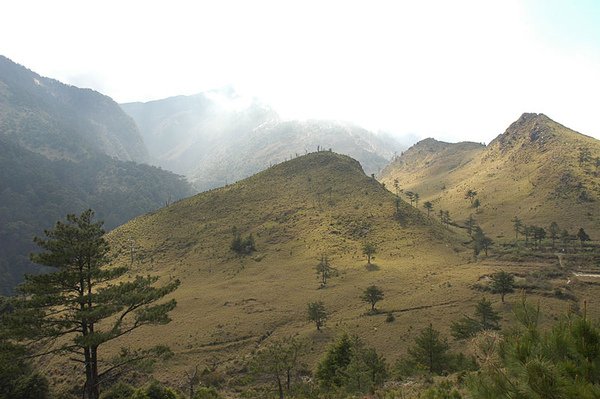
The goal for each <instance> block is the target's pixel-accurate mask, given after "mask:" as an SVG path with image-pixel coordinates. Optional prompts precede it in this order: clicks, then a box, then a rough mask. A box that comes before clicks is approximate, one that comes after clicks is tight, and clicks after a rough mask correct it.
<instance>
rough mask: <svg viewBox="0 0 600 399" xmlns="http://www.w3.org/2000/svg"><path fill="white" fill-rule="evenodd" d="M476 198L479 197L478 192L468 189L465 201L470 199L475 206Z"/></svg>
mask: <svg viewBox="0 0 600 399" xmlns="http://www.w3.org/2000/svg"><path fill="white" fill-rule="evenodd" d="M476 196H477V191H475V190H471V189H468V190H467V192H466V193H465V199H468V200H469V201H470V202H471V205H473V200H474V199H475V197H476Z"/></svg>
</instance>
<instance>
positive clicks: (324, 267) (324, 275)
mask: <svg viewBox="0 0 600 399" xmlns="http://www.w3.org/2000/svg"><path fill="white" fill-rule="evenodd" d="M315 269H316V271H317V276H318V277H319V279H320V280H321V287H325V286H326V285H327V280H329V278H330V277H333V276H335V275H336V274H337V271H336V270H335V269H334V268H333V267H331V265H330V264H329V257H328V256H327V255H321V260H320V261H319V263H317V266H316V267H315Z"/></svg>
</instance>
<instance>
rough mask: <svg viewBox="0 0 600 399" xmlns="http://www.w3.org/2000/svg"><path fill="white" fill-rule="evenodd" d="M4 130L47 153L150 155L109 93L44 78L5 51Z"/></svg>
mask: <svg viewBox="0 0 600 399" xmlns="http://www.w3.org/2000/svg"><path fill="white" fill-rule="evenodd" d="M0 130H1V131H2V134H4V135H5V136H8V137H10V138H11V139H12V140H14V141H16V142H18V143H19V144H20V145H21V146H23V147H26V148H28V149H29V150H31V151H34V152H38V153H42V154H44V155H45V156H47V157H54V158H66V159H78V158H81V157H85V156H86V155H87V154H89V153H102V154H105V155H108V156H110V157H115V158H117V159H119V160H124V161H138V162H140V161H146V160H147V159H148V153H147V150H146V148H145V146H144V143H143V141H142V137H141V135H140V133H139V131H138V129H137V127H136V125H135V123H134V122H133V119H131V118H130V117H129V116H128V115H126V114H125V113H124V112H123V111H122V110H121V108H120V107H119V106H118V104H117V103H116V102H115V101H113V100H112V99H111V98H110V97H108V96H105V95H103V94H101V93H98V92H96V91H94V90H91V89H80V88H78V87H75V86H71V85H65V84H63V83H61V82H59V81H57V80H54V79H51V78H46V77H42V76H40V75H39V74H37V73H35V72H33V71H31V70H29V69H27V68H26V67H24V66H22V65H19V64H17V63H14V62H13V61H11V60H10V59H8V58H6V57H4V56H1V55H0ZM23 131H27V132H28V134H27V135H23V134H22V132H23Z"/></svg>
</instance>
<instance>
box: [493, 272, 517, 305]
mask: <svg viewBox="0 0 600 399" xmlns="http://www.w3.org/2000/svg"><path fill="white" fill-rule="evenodd" d="M514 284H515V277H514V276H513V275H512V274H510V273H507V272H505V271H500V272H498V273H494V274H492V282H491V284H490V288H491V290H492V292H493V293H496V294H500V296H501V298H502V303H504V296H505V295H506V294H508V293H511V292H513V291H514Z"/></svg>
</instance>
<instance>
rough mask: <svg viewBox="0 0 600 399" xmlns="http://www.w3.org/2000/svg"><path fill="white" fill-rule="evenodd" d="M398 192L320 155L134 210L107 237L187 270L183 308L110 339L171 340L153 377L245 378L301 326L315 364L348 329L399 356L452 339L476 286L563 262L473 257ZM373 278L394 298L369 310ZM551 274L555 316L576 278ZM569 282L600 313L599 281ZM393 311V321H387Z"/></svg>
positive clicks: (170, 271) (148, 259)
mask: <svg viewBox="0 0 600 399" xmlns="http://www.w3.org/2000/svg"><path fill="white" fill-rule="evenodd" d="M395 199H396V197H395V195H394V194H392V193H391V192H389V191H388V190H387V189H385V188H384V187H383V186H382V185H381V184H380V183H379V182H377V181H376V180H374V179H372V178H369V177H367V176H366V175H365V174H364V173H363V171H362V169H361V167H360V165H359V164H358V162H356V161H354V160H353V159H351V158H349V157H346V156H342V155H338V154H335V153H331V152H319V153H312V154H308V155H305V156H302V157H299V158H296V159H293V160H291V161H288V162H285V163H282V164H279V165H275V166H273V167H271V168H269V169H268V170H266V171H264V172H262V173H259V174H257V175H255V176H253V177H250V178H248V179H245V180H243V181H240V182H238V183H236V184H233V185H229V186H227V187H224V188H221V189H217V190H213V191H210V192H206V193H202V194H198V195H196V196H194V197H191V198H188V199H186V200H182V201H180V202H177V203H175V204H173V205H171V206H169V207H166V208H163V209H161V210H159V211H157V212H154V213H152V214H147V215H144V216H141V217H138V218H136V219H134V220H132V221H130V222H129V223H127V224H125V225H123V226H121V227H119V228H118V229H116V230H114V231H112V232H111V233H109V235H108V238H109V241H110V243H111V245H112V248H113V249H114V250H116V252H117V254H116V260H115V263H119V264H131V265H132V271H131V275H134V274H154V275H159V276H161V278H162V279H170V278H178V279H180V280H181V286H180V288H179V289H178V290H176V291H175V292H174V293H173V294H172V296H173V297H174V298H176V299H177V302H178V306H177V308H176V309H175V310H174V311H173V312H172V322H171V323H170V324H168V325H165V326H159V327H148V328H145V329H140V330H138V331H136V332H135V333H133V334H131V335H129V336H127V337H125V339H123V340H121V341H120V342H118V343H114V345H113V346H112V347H111V350H112V351H116V350H118V348H119V347H120V346H124V345H129V344H130V345H133V346H142V347H148V346H152V345H157V344H166V345H168V346H170V347H171V349H172V350H173V351H174V353H175V356H174V357H173V358H172V359H171V360H169V361H167V362H165V363H163V364H161V365H159V367H158V368H157V370H156V372H155V376H156V377H157V378H159V379H160V380H162V381H165V382H168V383H170V384H172V385H177V384H179V383H180V382H181V380H182V379H183V376H184V370H189V369H191V368H193V367H194V366H195V365H200V366H201V367H202V366H203V365H206V364H208V363H212V362H216V363H217V364H219V369H220V370H222V371H223V372H224V373H226V374H228V375H231V376H235V375H236V373H238V372H239V371H240V370H243V365H244V363H245V362H246V360H247V359H248V357H249V356H250V355H251V353H252V351H253V350H255V349H256V348H258V347H259V346H260V345H263V344H265V343H268V342H270V340H272V339H274V338H278V337H284V336H289V335H297V336H299V337H301V338H303V339H305V340H306V341H307V342H310V352H309V354H308V355H307V357H306V359H305V361H306V363H307V364H308V365H309V366H310V367H312V366H313V365H314V364H315V362H316V361H317V360H318V359H319V358H320V357H321V355H322V353H323V352H324V351H325V349H326V347H327V345H328V344H329V343H330V342H332V341H333V340H335V338H336V337H337V336H338V335H339V334H340V333H341V332H344V331H346V332H349V333H352V334H357V335H359V336H360V337H362V338H363V339H364V340H365V341H366V342H367V343H368V344H369V345H372V346H374V347H375V348H376V349H377V351H378V352H380V353H382V354H384V355H385V357H386V358H387V359H388V361H390V363H392V362H393V361H394V360H396V359H397V358H399V357H400V356H402V355H403V354H405V353H406V351H407V349H408V348H409V347H410V346H412V344H413V341H414V338H415V337H416V336H417V334H418V332H419V331H420V330H421V329H423V328H425V327H426V326H427V325H429V323H433V325H434V326H435V328H437V329H439V330H441V331H442V333H443V334H444V335H445V336H449V332H450V324H451V322H452V321H454V320H457V319H458V318H459V317H461V316H462V315H464V314H471V313H472V310H473V307H474V304H475V303H476V301H477V300H479V299H480V298H481V297H482V296H483V295H484V293H482V292H480V291H477V290H475V289H473V285H474V284H477V283H479V284H483V285H484V282H485V279H486V277H485V276H487V275H489V274H490V273H492V272H494V271H498V270H501V269H502V270H508V271H514V272H517V273H519V275H520V276H522V277H521V279H522V280H523V282H526V283H527V278H528V277H527V276H528V275H529V274H530V273H531V272H533V271H535V270H546V269H549V268H550V269H555V268H556V267H557V266H556V265H557V264H558V261H557V259H556V257H555V256H553V255H550V256H549V257H548V258H543V259H537V258H536V259H535V261H533V260H532V261H531V262H525V263H523V262H517V261H515V259H513V258H512V256H513V255H511V254H507V255H505V256H504V257H496V258H493V257H490V258H484V259H482V260H474V259H473V254H472V249H471V248H470V247H469V245H467V244H468V242H469V238H468V236H467V235H466V234H465V233H464V231H463V230H461V229H456V228H453V227H450V228H446V227H443V226H442V225H441V224H440V223H439V222H437V220H436V219H435V218H434V217H433V215H432V217H431V218H428V217H427V216H426V214H425V213H423V212H421V211H419V210H417V209H415V208H414V207H412V206H410V205H409V204H407V203H405V202H404V201H401V203H400V212H399V215H397V214H396V204H395V202H396V201H395ZM234 227H236V228H237V229H238V230H239V231H240V232H241V233H242V236H246V235H248V234H250V233H252V234H253V236H254V237H255V239H256V246H257V251H256V252H254V253H252V254H251V255H246V256H240V255H237V254H235V253H234V252H233V251H232V250H231V249H230V247H229V246H230V243H231V240H232V238H233V235H232V228H234ZM365 242H373V243H374V244H375V245H376V246H377V253H376V255H375V259H374V261H373V262H374V265H372V266H370V267H368V266H367V264H366V263H367V262H366V258H365V257H364V255H362V250H361V248H362V245H363V244H364V243H365ZM321 254H326V255H328V256H329V258H330V260H331V265H332V266H333V267H335V268H336V269H337V270H338V271H339V275H338V276H337V277H334V278H332V279H331V280H330V282H329V284H328V285H327V287H325V288H321V287H320V285H319V281H318V279H317V276H316V271H315V265H316V264H317V263H318V260H319V258H320V256H321ZM532 259H533V258H532ZM373 284H375V285H377V286H379V287H381V288H382V289H383V291H384V293H385V299H384V300H383V301H382V302H380V303H378V304H377V309H378V310H379V313H378V314H372V315H371V314H368V310H369V307H370V306H369V305H368V304H366V303H364V302H362V301H361V300H360V295H361V293H362V291H363V290H364V289H365V288H366V287H367V286H369V285H373ZM544 284H545V285H544V286H543V287H541V288H535V287H534V288H531V287H530V288H531V289H530V291H531V292H532V293H531V294H530V298H531V300H534V301H539V303H540V306H541V307H542V310H543V311H544V312H545V313H546V314H547V316H549V317H550V318H553V317H558V316H559V315H560V314H563V313H564V312H565V310H566V309H568V308H569V307H570V306H572V303H573V301H570V300H565V299H561V298H558V297H556V296H555V295H552V294H551V293H552V292H553V290H555V289H556V288H557V287H563V288H564V287H566V278H564V276H561V277H558V278H553V279H550V280H549V281H547V282H545V283H544ZM530 285H531V284H530ZM571 286H573V287H575V288H573V292H575V294H576V295H577V297H578V298H579V299H583V298H589V301H590V302H589V308H590V313H593V314H595V315H598V314H600V313H599V312H598V311H597V308H598V303H597V300H596V299H594V298H598V295H597V293H598V286H596V285H593V284H591V285H590V284H586V283H583V282H580V283H575V282H572V283H571ZM485 295H486V296H487V297H488V298H490V299H492V300H493V302H494V306H495V307H496V308H497V309H499V310H501V311H502V315H503V317H504V321H505V323H509V322H510V320H511V317H510V310H511V306H512V303H514V301H516V300H517V299H518V295H517V294H510V295H508V296H507V303H505V304H501V303H500V298H499V296H498V295H492V294H489V293H487V294H485ZM312 301H323V302H324V304H325V306H326V309H327V311H328V312H329V314H330V316H329V320H328V321H327V324H326V326H325V328H324V329H323V330H322V331H320V332H319V331H317V330H316V328H315V326H314V324H313V323H311V322H309V321H308V320H307V316H306V313H307V310H306V308H307V304H308V302H312ZM388 312H392V313H393V314H394V316H395V318H396V319H395V321H393V322H391V323H389V322H386V314H387V313H388ZM451 342H452V345H453V347H454V349H457V350H462V349H464V346H463V345H464V344H460V343H455V342H453V341H452V340H451ZM215 359H216V360H215Z"/></svg>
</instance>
